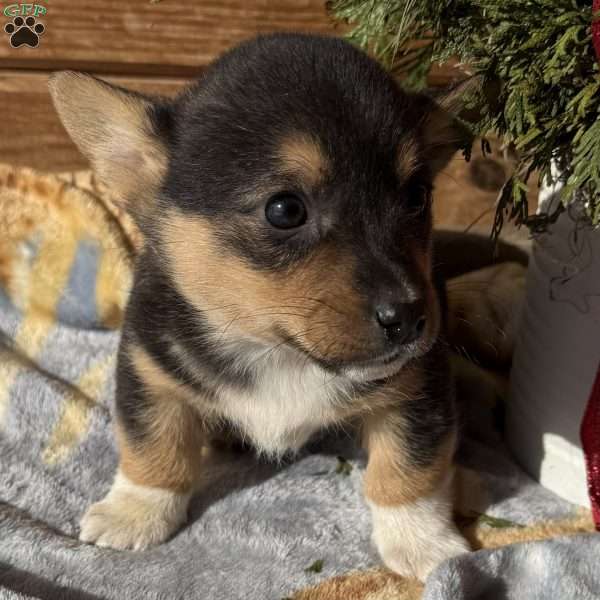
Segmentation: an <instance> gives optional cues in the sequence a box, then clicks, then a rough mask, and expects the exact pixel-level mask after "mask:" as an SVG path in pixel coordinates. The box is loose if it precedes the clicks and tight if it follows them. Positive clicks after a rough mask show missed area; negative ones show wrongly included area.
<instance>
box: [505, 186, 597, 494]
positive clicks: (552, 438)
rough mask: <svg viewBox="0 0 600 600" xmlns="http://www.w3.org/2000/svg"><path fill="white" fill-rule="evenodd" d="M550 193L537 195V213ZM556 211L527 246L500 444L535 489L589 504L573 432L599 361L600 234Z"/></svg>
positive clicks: (574, 215) (577, 428) (573, 212)
mask: <svg viewBox="0 0 600 600" xmlns="http://www.w3.org/2000/svg"><path fill="white" fill-rule="evenodd" d="M555 192H556V188H554V189H547V190H543V191H542V194H540V201H541V206H542V207H544V209H547V208H548V207H551V205H552V203H553V202H556V197H555ZM578 214H579V213H578V211H577V210H576V209H570V210H569V211H568V212H566V213H563V214H562V215H561V217H560V218H559V220H558V222H557V223H556V224H555V225H553V226H552V228H551V230H550V231H549V232H548V233H546V234H543V235H541V236H540V237H539V238H538V239H536V241H535V242H534V247H533V254H532V258H531V262H530V266H529V271H528V280H527V296H526V302H525V308H524V311H523V316H522V322H521V326H520V328H519V333H518V336H517V346H516V350H515V355H514V359H513V368H512V373H511V397H510V401H509V405H508V410H507V441H508V444H509V447H510V448H511V450H512V452H513V453H514V455H515V457H516V458H517V460H518V461H519V462H520V464H521V465H522V466H523V467H524V468H525V470H526V471H528V472H529V473H530V474H531V475H532V476H533V477H534V478H535V479H537V480H538V481H539V482H540V483H541V484H542V485H544V486H545V487H547V488H549V489H551V490H552V491H554V492H556V493H557V494H558V495H560V496H562V497H563V498H566V499H567V500H570V501H572V502H574V503H576V504H580V505H583V506H589V504H590V503H589V498H588V494H587V480H586V470H585V463H584V456H583V452H582V448H581V440H580V427H581V421H582V418H583V414H584V410H585V407H586V405H587V402H588V399H589V397H590V393H591V390H592V386H593V383H594V379H595V376H596V373H597V370H598V365H599V363H600V230H595V231H594V230H591V229H590V228H588V227H582V226H581V221H580V219H579V217H578Z"/></svg>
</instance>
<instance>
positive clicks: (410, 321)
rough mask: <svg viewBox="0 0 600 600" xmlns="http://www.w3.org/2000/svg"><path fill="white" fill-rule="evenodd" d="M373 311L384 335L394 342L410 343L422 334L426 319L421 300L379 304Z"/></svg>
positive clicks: (423, 303)
mask: <svg viewBox="0 0 600 600" xmlns="http://www.w3.org/2000/svg"><path fill="white" fill-rule="evenodd" d="M375 312H376V315H377V321H378V323H379V324H380V325H381V327H383V329H384V331H385V335H386V337H387V338H388V339H389V340H390V341H391V342H394V343H395V344H410V342H414V341H415V340H418V339H419V338H420V337H421V335H423V331H424V330H425V325H426V321H427V320H426V318H425V302H424V301H423V300H414V301H413V302H390V303H385V304H380V305H379V306H377V307H376V309H375Z"/></svg>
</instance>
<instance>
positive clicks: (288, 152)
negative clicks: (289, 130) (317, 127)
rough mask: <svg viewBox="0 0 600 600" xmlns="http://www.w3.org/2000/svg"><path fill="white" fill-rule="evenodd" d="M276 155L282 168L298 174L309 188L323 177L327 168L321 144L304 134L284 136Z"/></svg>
mask: <svg viewBox="0 0 600 600" xmlns="http://www.w3.org/2000/svg"><path fill="white" fill-rule="evenodd" d="M277 156H278V158H279V159H280V161H281V167H282V168H283V170H284V171H286V172H287V171H289V172H290V173H293V174H297V175H299V176H300V177H301V178H302V179H303V180H304V182H305V184H306V185H307V186H308V187H309V188H310V187H314V186H315V185H316V184H317V183H318V182H319V181H320V180H321V179H323V177H324V176H325V175H326V173H327V170H328V169H329V165H328V161H327V158H326V156H325V153H324V152H323V148H322V147H321V144H320V143H319V142H318V141H317V140H315V139H313V138H311V137H309V136H308V135H306V134H300V133H296V134H293V135H290V136H287V137H286V138H284V140H283V141H282V142H281V144H280V146H279V151H278V152H277Z"/></svg>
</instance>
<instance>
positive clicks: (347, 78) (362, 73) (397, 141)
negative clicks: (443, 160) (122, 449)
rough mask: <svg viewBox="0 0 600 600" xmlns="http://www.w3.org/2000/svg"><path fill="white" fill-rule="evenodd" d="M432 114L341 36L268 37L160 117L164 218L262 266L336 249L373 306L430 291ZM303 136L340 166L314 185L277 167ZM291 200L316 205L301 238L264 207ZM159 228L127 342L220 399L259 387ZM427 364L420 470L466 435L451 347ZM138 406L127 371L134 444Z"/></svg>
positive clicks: (228, 59)
mask: <svg viewBox="0 0 600 600" xmlns="http://www.w3.org/2000/svg"><path fill="white" fill-rule="evenodd" d="M431 106H432V104H431V102H430V101H429V99H428V98H426V97H424V96H419V97H417V96H412V95H409V94H407V93H406V92H403V91H402V90H401V89H400V88H399V87H398V85H397V84H396V83H395V82H394V81H393V80H392V79H391V78H390V77H389V76H388V74H386V73H385V71H384V70H383V69H382V68H381V67H380V66H379V65H377V64H376V63H375V62H374V61H372V60H371V59H369V58H368V57H367V56H366V55H365V54H363V53H362V52H360V51H358V50H357V49H355V48H353V47H351V46H350V45H349V44H347V43H346V42H343V41H341V40H339V39H334V38H319V37H312V36H303V35H272V36H267V37H262V38H258V39H257V40H254V41H251V42H248V43H246V44H243V45H242V46H239V47H238V48H236V49H234V50H232V51H230V52H228V53H227V54H225V55H224V56H223V57H222V58H221V59H219V60H217V61H216V62H215V63H214V64H213V65H212V66H211V67H210V68H209V69H208V70H207V72H206V73H205V74H204V76H203V77H202V78H201V79H200V80H199V81H198V83H197V84H195V85H193V86H192V87H190V88H189V89H188V90H187V91H186V92H184V93H183V94H182V95H181V96H180V97H179V98H177V99H176V100H175V101H173V102H171V103H161V104H157V105H156V106H155V108H154V109H152V111H151V113H152V114H151V123H152V126H153V128H154V131H155V133H156V135H157V136H158V137H159V138H160V139H161V140H162V142H163V144H164V145H165V146H166V148H167V153H168V157H169V160H168V171H167V176H166V179H165V181H164V185H163V186H162V189H161V190H160V197H159V209H160V208H164V207H166V206H171V207H172V206H175V207H176V208H178V209H179V210H180V211H183V212H184V213H188V214H197V215H201V216H203V217H206V218H208V219H210V220H212V222H213V224H214V228H215V230H216V231H219V233H220V236H221V237H222V238H223V239H224V243H225V244H227V247H228V248H229V249H231V250H232V251H234V252H235V253H237V254H238V255H239V256H241V257H242V258H243V259H244V260H246V261H247V262H248V263H249V264H251V265H252V266H253V268H255V269H258V270H273V269H280V270H285V269H287V268H288V267H289V266H290V265H293V263H294V262H295V261H298V260H299V259H301V258H303V257H305V256H306V255H308V254H310V252H311V251H312V250H313V249H315V248H316V247H317V246H318V245H319V243H321V242H323V241H324V240H327V241H329V242H331V243H334V244H335V245H337V246H338V247H340V248H343V249H344V250H345V251H346V252H348V253H349V254H351V255H352V256H354V257H355V258H356V259H357V267H356V272H355V273H354V274H353V275H354V285H355V288H356V291H357V293H359V294H361V295H362V296H364V297H366V298H369V299H371V300H372V301H373V302H375V301H376V299H377V297H378V296H379V295H380V294H381V293H382V290H385V291H389V290H392V292H393V293H394V294H395V295H396V297H398V298H400V299H403V298H405V297H406V295H407V294H408V295H410V294H411V293H413V294H417V295H418V294H420V293H421V292H422V290H423V288H424V286H425V285H426V282H425V281H424V280H423V274H422V273H421V272H420V271H419V269H418V268H417V262H416V260H415V256H414V255H415V250H420V251H425V250H426V249H427V248H428V246H429V244H430V241H431V240H430V237H431V207H430V202H429V190H430V189H431V186H432V177H433V173H432V172H431V169H430V167H429V165H428V163H427V160H426V156H427V149H426V148H425V147H424V141H423V139H424V138H423V127H424V122H425V117H426V114H427V111H428V110H430V109H431ZM294 133H300V134H307V135H309V136H310V137H311V138H313V139H315V140H318V142H319V143H320V144H321V146H322V148H323V151H324V154H325V156H326V158H327V160H328V164H329V168H328V169H327V172H326V174H325V177H324V178H323V179H322V180H321V181H319V182H318V184H317V185H316V186H315V187H313V188H309V187H307V185H306V183H305V182H303V181H300V180H298V179H294V178H292V177H290V175H289V174H282V173H280V171H279V170H278V161H277V157H276V153H277V149H278V148H279V145H280V144H281V143H282V140H283V139H284V138H285V137H286V136H288V135H293V134H294ZM405 144H409V145H411V146H412V147H413V148H415V151H416V153H417V164H416V165H415V169H414V171H413V172H411V174H410V175H409V176H408V177H403V176H402V174H401V173H399V168H398V155H399V152H400V151H401V148H402V147H404V145H405ZM284 191H286V192H293V193H295V194H297V195H299V196H300V197H302V198H303V199H304V201H305V203H306V206H307V209H308V222H307V224H306V225H305V226H304V227H303V228H302V229H301V230H299V231H293V232H289V231H282V230H277V229H275V228H273V227H271V226H270V225H269V224H268V223H267V222H266V220H265V218H264V207H265V204H266V202H268V200H269V198H271V197H272V196H273V195H275V194H278V193H281V192H284ZM159 227H160V222H159V220H150V221H148V222H147V223H144V228H145V234H146V236H147V239H148V244H147V247H148V248H149V249H148V250H147V251H146V252H145V254H144V256H143V257H142V258H141V260H140V261H139V263H138V266H137V276H136V282H135V285H134V289H133V292H132V295H131V300H130V304H129V308H128V311H127V325H126V331H125V334H124V341H123V344H124V346H125V347H126V346H127V344H128V343H130V342H132V341H134V342H136V343H139V344H140V345H142V347H143V348H145V349H146V350H147V352H148V353H149V354H150V355H151V356H152V357H153V358H154V359H155V360H156V361H157V362H158V363H159V364H160V365H161V366H162V367H163V368H164V369H165V370H166V371H167V372H168V373H170V374H171V375H172V376H173V377H175V378H177V379H178V380H180V381H181V382H182V383H184V384H186V385H188V386H190V387H191V388H193V389H195V390H198V391H201V392H203V393H205V394H208V395H211V394H212V393H213V391H214V389H215V387H216V384H217V383H218V384H219V385H220V384H225V385H230V386H234V387H235V386H237V387H239V388H242V389H248V388H251V386H252V385H253V373H252V372H248V371H241V370H239V369H236V367H235V363H234V362H233V361H232V360H231V357H227V356H224V355H222V354H220V353H219V351H218V349H217V348H215V346H214V341H212V340H211V339H210V337H209V336H208V335H207V327H208V325H207V323H206V319H205V317H204V315H203V314H202V313H201V311H199V310H198V309H196V308H194V307H192V306H191V305H190V304H189V302H187V301H186V300H185V299H184V298H183V296H182V295H181V294H179V293H178V292H177V290H176V286H175V285H174V282H173V281H172V280H171V279H170V276H169V275H168V274H167V273H166V272H165V270H164V267H163V266H162V263H161V261H160V260H158V259H157V258H156V256H159V255H160V254H161V252H164V251H165V249H164V248H161V241H160V237H159V235H157V232H158V228H159ZM190 243H193V240H190ZM349 326H351V324H349ZM174 343H177V344H179V345H181V347H183V348H184V349H185V351H186V354H187V355H188V356H189V357H190V358H191V359H192V360H194V361H197V362H198V364H201V365H202V369H203V373H205V377H204V378H202V379H200V378H199V377H198V375H197V374H195V373H191V372H189V371H188V370H186V368H185V366H182V364H181V363H180V362H179V361H178V360H177V359H176V358H175V356H174V355H173V352H172V346H173V344H174ZM126 354H127V353H126V351H124V352H122V354H121V362H122V363H124V362H125V361H126V360H127V359H126ZM322 362H323V361H322ZM425 362H426V363H427V367H426V371H427V373H430V375H428V377H429V380H428V382H427V384H426V392H427V397H426V398H425V399H422V398H419V399H415V400H414V401H411V402H410V403H408V404H407V406H406V410H407V419H408V421H409V422H410V423H411V432H410V433H409V434H408V440H407V441H408V445H409V453H410V456H411V458H412V459H413V462H414V463H415V464H416V465H419V466H423V465H425V464H428V463H429V462H430V461H431V460H433V458H434V456H435V448H436V447H437V446H438V444H439V443H440V442H441V441H442V440H443V438H444V437H445V436H446V434H447V433H448V432H449V431H450V429H451V428H452V427H453V425H454V416H453V406H452V401H451V399H450V394H449V392H450V388H449V372H448V368H447V364H446V357H445V356H444V351H443V349H442V347H441V346H440V344H438V345H436V347H435V351H432V352H431V353H430V355H429V357H426V360H425ZM329 366H331V365H329ZM382 384H385V382H375V383H372V384H370V387H369V386H364V390H362V391H363V392H365V393H366V392H368V390H369V389H372V388H373V386H378V385H382ZM139 398H140V392H139V382H136V381H135V380H133V379H131V376H130V375H129V374H128V369H127V368H126V367H122V368H120V370H119V402H120V406H119V410H120V414H121V417H122V420H123V422H124V424H125V426H126V427H127V429H129V430H130V431H131V432H132V433H134V434H135V435H139V434H140V431H139V430H140V427H141V426H140V421H139V420H138V419H136V417H135V414H136V411H137V410H139V407H138V408H136V403H137V402H138V400H139ZM140 402H143V401H141V400H140Z"/></svg>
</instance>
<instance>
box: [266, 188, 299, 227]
mask: <svg viewBox="0 0 600 600" xmlns="http://www.w3.org/2000/svg"><path fill="white" fill-rule="evenodd" d="M265 216H266V217H267V221H269V223H271V225H273V227H277V229H293V228H294V227H300V225H304V223H305V222H306V207H305V206H304V202H302V199H301V198H299V197H298V196H296V195H295V194H290V193H284V194H277V196H273V198H271V199H270V200H269V202H268V203H267V206H266V207H265Z"/></svg>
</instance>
